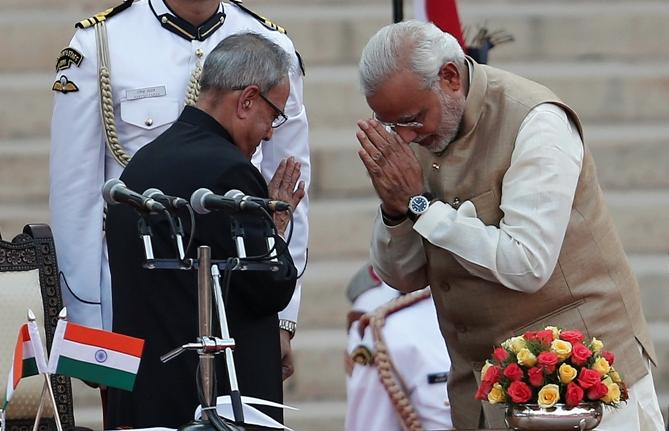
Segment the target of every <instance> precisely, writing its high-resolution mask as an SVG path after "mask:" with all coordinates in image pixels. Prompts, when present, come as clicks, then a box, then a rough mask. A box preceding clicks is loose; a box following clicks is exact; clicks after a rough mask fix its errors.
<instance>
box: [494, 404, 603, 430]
mask: <svg viewBox="0 0 669 431" xmlns="http://www.w3.org/2000/svg"><path fill="white" fill-rule="evenodd" d="M601 420H602V403H601V402H592V403H581V404H579V405H577V406H576V407H568V406H567V405H566V404H555V406H553V407H550V408H547V409H542V408H541V407H539V405H538V404H518V405H514V406H509V407H507V408H506V415H505V421H506V426H508V427H509V428H511V429H514V430H516V431H529V430H532V431H572V430H579V431H585V430H591V429H593V428H595V427H596V426H597V425H599V422H601Z"/></svg>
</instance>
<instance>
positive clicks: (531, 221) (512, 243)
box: [357, 21, 663, 431]
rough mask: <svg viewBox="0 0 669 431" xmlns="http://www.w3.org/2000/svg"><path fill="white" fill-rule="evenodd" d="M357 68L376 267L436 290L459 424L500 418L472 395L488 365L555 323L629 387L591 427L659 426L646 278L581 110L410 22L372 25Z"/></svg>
mask: <svg viewBox="0 0 669 431" xmlns="http://www.w3.org/2000/svg"><path fill="white" fill-rule="evenodd" d="M360 76H361V81H362V87H363V89H364V91H365V96H366V98H367V103H368V104H369V106H370V107H371V108H372V110H373V111H374V112H375V117H376V119H371V120H362V121H360V122H359V123H358V125H359V127H360V131H359V132H358V134H357V137H358V139H359V141H360V143H361V146H362V148H361V149H360V150H359V155H360V158H361V159H362V161H363V163H364V165H365V167H366V168H367V170H368V171H369V173H370V176H371V179H372V183H373V185H374V188H375V189H376V191H377V193H378V195H379V197H380V199H381V208H380V211H379V217H378V218H377V222H376V224H375V229H374V233H373V239H372V263H373V265H374V269H375V270H377V272H378V274H379V275H380V276H381V278H382V279H383V280H384V281H385V282H387V283H388V284H389V285H391V286H393V287H396V288H398V289H400V290H404V291H410V290H416V289H420V288H422V287H424V286H426V285H428V284H429V285H430V286H431V289H432V295H433V298H434V301H435V304H436V306H437V314H438V317H439V326H440V329H441V332H442V334H443V336H444V338H445V339H446V341H447V345H448V350H449V353H450V357H451V362H452V368H451V373H450V374H449V377H448V393H449V399H450V401H451V406H452V409H451V414H452V417H453V425H454V426H455V427H456V428H458V429H472V428H477V427H479V426H490V427H493V428H496V427H502V426H503V421H501V419H502V417H501V415H500V414H499V410H496V409H489V410H488V409H487V405H486V406H483V407H482V405H481V403H480V402H479V401H477V400H475V399H474V393H475V392H476V387H477V377H478V375H477V374H478V373H479V371H480V370H481V365H482V364H483V361H485V360H486V358H488V357H489V355H490V353H491V349H492V346H494V345H496V344H499V343H500V342H502V341H503V340H505V339H506V338H508V337H510V336H512V335H519V334H523V333H524V332H525V331H528V330H537V329H543V328H544V327H545V326H547V325H554V326H558V327H562V328H567V329H578V330H581V331H582V332H583V333H585V334H586V335H587V336H588V338H590V337H593V336H596V337H597V338H601V339H602V340H603V341H604V342H605V343H606V346H607V348H609V349H610V350H612V351H613V352H614V353H615V357H616V362H615V367H616V370H618V371H620V372H621V374H622V375H623V376H624V379H625V381H626V383H627V384H628V386H629V395H630V398H629V400H628V402H627V403H626V404H625V405H624V406H622V407H621V408H619V409H615V410H607V411H606V412H605V413H604V419H603V421H602V423H601V424H600V426H598V427H597V429H598V430H599V429H601V430H606V431H610V430H626V431H627V430H643V431H646V430H657V431H660V430H662V428H663V424H662V416H661V414H660V410H659V407H658V401H657V396H656V395H655V391H654V387H653V380H652V377H651V374H650V363H651V361H652V362H655V360H656V355H655V351H654V348H653V343H652V341H651V339H650V335H649V332H648V328H647V324H646V320H645V318H644V315H643V311H642V308H641V300H640V295H639V286H638V284H637V282H636V280H635V278H634V275H633V274H632V271H631V269H630V266H629V263H628V261H627V258H626V257H625V253H624V251H623V248H622V246H621V243H620V240H619V238H618V235H617V233H616V229H615V226H614V224H613V221H612V219H611V217H610V215H609V213H608V210H607V208H606V203H605V201H604V197H603V195H602V191H601V189H600V187H599V183H598V181H597V176H596V170H595V165H594V161H593V158H592V155H591V154H590V150H589V148H588V146H586V145H584V143H583V131H582V128H581V123H580V121H579V119H578V116H577V115H576V113H575V112H574V111H573V110H572V109H571V108H570V107H569V106H567V105H566V104H565V103H564V102H562V101H561V100H560V99H559V98H558V97H557V96H556V95H555V94H554V93H553V92H552V91H550V90H549V89H548V88H546V87H544V86H542V85H540V84H538V83H535V82H532V81H529V80H527V79H524V78H522V77H520V76H516V75H513V74H511V73H508V72H505V71H503V70H500V69H496V68H493V67H489V66H485V65H480V64H478V63H476V62H475V61H474V60H473V59H471V58H469V57H465V55H464V53H463V52H462V49H461V48H460V46H459V45H458V43H457V41H456V40H455V39H454V38H453V37H452V36H450V35H449V34H447V33H443V32H442V31H440V30H439V29H438V28H436V27H435V26H434V25H432V24H425V23H419V22H417V21H408V22H404V23H399V24H394V25H391V26H387V27H384V28H383V29H381V30H379V32H378V33H377V34H376V35H374V36H373V37H372V38H371V39H370V41H369V43H368V44H367V46H366V47H365V49H364V51H363V54H362V59H361V61H360ZM384 125H385V126H388V127H389V128H390V129H392V131H389V130H388V129H386V127H384Z"/></svg>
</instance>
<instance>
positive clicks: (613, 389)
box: [601, 377, 620, 404]
mask: <svg viewBox="0 0 669 431" xmlns="http://www.w3.org/2000/svg"><path fill="white" fill-rule="evenodd" d="M607 381H608V382H607ZM603 382H604V384H605V385H606V387H607V388H609V392H607V394H606V395H604V396H603V397H602V398H601V399H602V401H604V402H605V403H607V404H618V403H619V402H620V386H618V384H617V383H613V382H612V381H611V379H610V378H608V377H607V378H606V379H604V380H603Z"/></svg>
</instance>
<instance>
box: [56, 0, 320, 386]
mask: <svg viewBox="0 0 669 431" xmlns="http://www.w3.org/2000/svg"><path fill="white" fill-rule="evenodd" d="M76 27H77V31H76V32H75V34H74V37H73V39H72V41H71V42H70V45H69V46H68V47H67V48H65V49H63V50H62V51H61V53H60V55H59V57H58V61H57V65H56V70H57V72H56V79H55V81H54V83H53V87H52V89H53V91H54V92H55V100H54V110H53V117H52V124H51V139H52V142H51V160H50V179H51V185H50V209H51V223H52V225H51V226H52V229H53V232H54V237H55V243H56V250H57V253H58V261H59V262H58V263H59V267H60V269H61V271H62V277H63V278H62V279H61V282H62V283H61V284H62V285H63V286H65V287H66V288H65V289H63V291H64V292H63V299H64V301H65V304H66V305H67V307H68V312H69V315H70V316H71V318H72V320H73V321H75V322H78V323H82V324H85V325H88V326H94V327H104V328H107V329H109V328H110V327H111V322H112V304H111V281H110V275H109V267H108V262H107V250H106V242H105V238H104V223H103V212H104V205H103V199H102V196H101V194H100V190H101V188H102V185H103V184H104V182H105V181H106V180H108V179H110V178H117V177H119V176H120V175H121V172H122V170H123V167H124V166H125V165H126V164H127V162H128V160H129V159H130V157H131V156H132V155H133V154H134V153H135V152H136V151H137V150H138V149H139V148H141V147H142V146H143V145H145V144H146V143H148V142H150V141H152V140H153V139H155V138H156V137H157V136H158V135H160V134H161V133H162V132H164V131H165V130H166V129H167V128H168V127H169V126H170V125H171V124H172V122H174V121H175V120H176V119H177V117H178V116H179V114H180V113H181V111H182V110H183V108H184V106H185V105H194V104H195V101H196V100H197V96H198V94H199V84H198V80H199V75H200V72H201V67H202V64H203V62H204V59H205V57H206V55H207V54H208V53H209V52H210V51H211V50H212V49H213V48H214V47H215V46H216V45H217V44H218V42H220V41H221V40H223V39H224V38H225V37H227V36H229V35H231V34H235V33H239V32H245V31H251V32H255V33H259V34H261V35H263V36H265V37H266V38H268V39H269V40H271V41H273V42H274V43H276V44H277V45H279V46H280V47H281V48H283V49H284V50H286V52H287V53H288V54H289V55H290V57H291V61H292V67H291V71H290V95H289V98H288V102H287V104H286V109H285V113H286V115H287V117H288V121H287V122H286V123H285V124H284V125H283V126H282V127H281V128H280V129H277V130H276V133H275V134H274V135H273V137H272V139H271V140H268V141H266V142H263V143H262V146H261V150H260V151H258V152H257V153H256V155H255V156H254V159H253V162H254V164H255V165H256V166H257V167H258V168H259V169H260V171H261V172H262V174H263V176H264V177H265V178H266V179H267V180H268V181H269V179H270V178H271V177H272V175H273V174H274V172H275V170H276V168H277V166H278V164H279V162H280V161H281V160H282V159H285V158H287V157H289V156H293V157H294V158H295V160H296V161H297V162H298V163H299V164H300V165H301V172H302V175H301V181H300V183H299V185H298V187H302V188H305V189H306V188H308V185H309V179H310V162H309V143H308V127H307V117H306V112H305V108H304V106H303V98H302V86H303V82H302V75H303V68H302V63H301V60H300V58H299V55H298V54H297V52H296V51H295V48H294V47H293V44H292V42H291V40H290V39H289V38H288V36H287V35H286V32H285V30H284V29H283V28H281V27H279V26H277V25H275V24H273V23H272V22H270V21H268V20H266V19H265V18H263V17H260V16H259V15H256V14H255V13H254V12H252V11H250V10H249V9H247V8H246V7H244V6H243V5H242V4H241V1H239V2H237V1H235V0H232V3H230V4H227V3H220V1H219V0H201V1H197V2H194V1H191V0H137V1H134V2H133V1H132V0H126V1H125V2H124V3H123V4H121V5H119V6H117V7H114V8H111V9H108V10H106V11H104V12H102V13H99V14H97V15H95V16H93V17H91V18H88V19H85V20H83V21H81V22H79V23H78V24H77V25H76ZM174 175H176V176H178V175H179V172H174ZM137 191H138V192H140V193H141V192H143V190H137ZM307 208H308V199H307V198H306V197H305V199H303V200H302V202H301V205H300V206H299V207H298V208H297V210H296V214H295V227H294V229H295V232H294V235H293V238H292V241H291V244H290V252H291V254H292V256H293V260H294V262H295V266H296V267H297V268H298V273H299V272H301V271H302V270H303V268H304V265H305V255H306V244H307V235H308V226H307ZM299 302H300V288H299V285H298V287H297V288H296V289H295V294H294V296H293V299H292V300H291V302H290V304H289V305H288V307H287V308H286V309H285V310H284V311H283V312H281V313H280V315H279V318H280V321H279V325H280V327H281V328H282V329H283V331H281V334H282V335H281V343H282V354H283V362H284V378H285V377H287V376H289V375H290V374H292V372H293V368H292V367H293V366H292V357H291V353H290V338H292V335H293V334H294V331H295V322H296V321H297V314H298V308H299Z"/></svg>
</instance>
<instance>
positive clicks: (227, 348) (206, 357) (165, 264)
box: [140, 217, 281, 431]
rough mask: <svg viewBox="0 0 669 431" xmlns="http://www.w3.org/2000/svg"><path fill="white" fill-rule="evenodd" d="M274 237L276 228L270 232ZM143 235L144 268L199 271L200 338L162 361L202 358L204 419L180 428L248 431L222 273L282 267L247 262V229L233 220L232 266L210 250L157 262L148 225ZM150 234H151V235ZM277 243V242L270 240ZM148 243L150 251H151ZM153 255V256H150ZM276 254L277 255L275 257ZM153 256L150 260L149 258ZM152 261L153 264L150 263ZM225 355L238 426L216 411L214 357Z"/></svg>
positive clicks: (143, 226)
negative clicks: (189, 355) (215, 327)
mask: <svg viewBox="0 0 669 431" xmlns="http://www.w3.org/2000/svg"><path fill="white" fill-rule="evenodd" d="M268 230H269V231H270V235H271V234H272V233H273V228H268ZM140 232H141V233H142V237H143V238H146V237H147V236H148V238H149V239H148V241H146V240H145V250H146V251H147V252H146V256H147V261H146V262H145V263H144V267H146V268H149V269H159V268H160V269H178V270H192V269H197V271H198V328H199V337H198V338H197V341H196V342H193V343H188V344H184V345H182V346H180V347H177V348H176V349H173V350H172V351H170V352H168V353H166V354H165V355H163V356H161V357H160V360H161V361H162V362H163V363H164V362H167V361H169V360H171V359H174V358H176V357H177V356H179V355H180V354H182V353H183V352H185V351H186V350H196V351H197V352H198V354H199V364H200V365H199V371H200V372H199V375H198V378H199V379H200V382H201V384H200V387H201V388H202V391H201V394H200V395H201V400H200V402H201V404H202V416H201V418H200V420H196V421H191V422H189V423H188V424H186V425H184V426H182V427H181V428H179V431H210V430H228V431H244V430H245V428H244V412H243V404H242V400H241V392H240V390H239V384H238V382H237V373H236V370H235V363H234V358H233V349H234V347H235V341H234V339H232V338H230V332H229V329H228V321H227V315H226V310H225V303H224V301H223V295H222V290H221V285H220V275H221V274H220V271H221V270H223V271H278V270H279V269H280V267H281V263H280V262H279V261H278V260H277V259H276V258H274V259H273V262H253V261H247V260H243V259H244V258H246V247H245V244H244V228H243V227H242V226H241V224H240V223H239V222H238V221H237V220H236V219H235V218H234V217H233V218H232V224H231V233H232V237H233V239H234V242H235V245H236V247H237V253H238V255H239V256H238V258H236V259H234V260H233V261H232V262H230V261H229V260H228V261H216V260H212V259H211V248H210V247H208V246H200V247H198V252H197V253H198V258H197V259H178V260H176V261H175V260H174V259H155V258H154V257H153V251H152V249H151V241H150V229H149V228H148V225H147V223H146V221H145V220H144V219H143V218H142V219H141V221H140ZM147 232H148V233H147ZM269 239H271V240H272V242H273V241H274V238H273V237H272V238H268V245H269ZM147 243H148V248H147ZM149 251H150V253H149ZM275 254H276V253H275ZM149 256H150V258H149ZM149 259H150V260H149ZM212 291H213V298H214V300H215V304H216V310H217V314H218V320H219V324H220V330H221V338H218V337H214V336H212V335H211V334H212V327H211V326H212V323H211V318H212ZM221 352H223V353H224V355H225V361H226V367H227V371H228V379H229V384H230V399H231V402H232V411H233V415H234V422H235V425H232V424H230V423H229V422H227V421H225V420H224V419H223V418H221V417H219V416H218V413H217V411H216V391H215V387H214V386H215V384H214V382H215V375H216V369H215V365H214V355H216V354H218V353H221Z"/></svg>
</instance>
